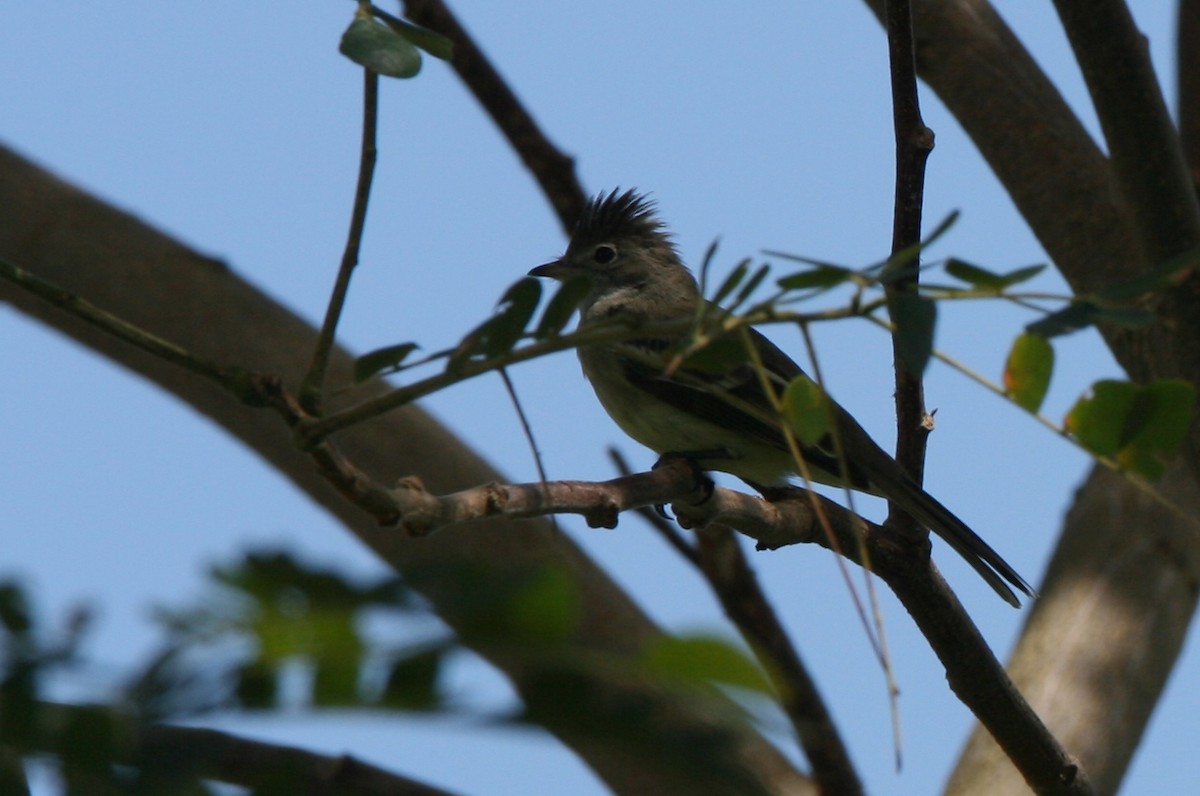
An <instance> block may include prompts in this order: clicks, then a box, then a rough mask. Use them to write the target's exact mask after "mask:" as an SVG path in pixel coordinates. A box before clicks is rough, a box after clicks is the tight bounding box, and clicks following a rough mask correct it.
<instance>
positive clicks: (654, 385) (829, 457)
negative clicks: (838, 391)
mask: <svg viewBox="0 0 1200 796" xmlns="http://www.w3.org/2000/svg"><path fill="white" fill-rule="evenodd" d="M748 331H749V333H750V339H751V342H752V344H753V345H754V347H755V350H756V353H757V354H758V358H759V360H760V361H761V362H762V365H763V369H764V370H765V372H766V376H767V378H768V380H769V381H770V383H771V384H772V385H773V387H774V389H775V390H776V391H777V392H778V393H782V392H783V390H784V388H786V387H787V385H788V383H790V382H791V380H792V379H794V378H796V377H797V376H802V375H804V372H803V371H802V370H801V369H800V366H799V365H797V364H796V363H795V362H793V361H792V360H791V358H790V357H788V355H787V354H785V353H783V351H781V350H780V349H779V348H778V347H776V346H775V344H773V343H772V342H771V341H770V340H768V339H767V338H766V337H764V336H763V335H762V334H760V333H759V332H758V331H756V330H754V329H749V330H748ZM622 347H627V350H628V352H629V353H628V356H621V357H620V361H621V367H622V369H623V371H624V373H625V376H626V378H627V379H629V381H630V383H631V384H633V385H634V386H636V387H637V388H638V389H640V390H642V391H643V392H646V393H648V394H650V395H652V396H653V397H655V398H657V399H658V400H660V401H663V402H665V403H668V404H671V405H672V406H677V407H679V408H680V409H681V410H682V411H686V412H688V413H690V414H692V415H695V416H697V417H700V418H702V419H704V420H707V421H708V422H709V423H712V424H713V425H716V426H719V427H721V428H726V429H730V430H732V431H735V432H737V433H738V434H740V435H743V436H744V437H746V438H747V439H750V440H753V441H754V442H757V443H759V444H762V445H767V446H770V447H773V448H775V449H777V450H781V451H787V450H788V446H787V441H786V440H785V438H784V436H783V433H782V431H781V430H780V428H779V421H778V419H777V418H778V414H777V412H776V411H775V408H774V404H773V403H772V402H771V401H770V400H769V399H768V398H767V395H766V393H764V391H763V382H762V375H761V374H760V373H759V372H758V370H757V369H756V367H755V366H754V364H753V363H752V362H750V361H749V359H748V358H746V360H743V361H739V362H737V363H735V364H733V365H731V366H728V367H724V368H720V369H718V370H713V369H709V368H704V369H698V368H693V367H689V366H688V365H686V364H685V365H684V366H683V367H680V368H679V369H677V370H676V371H675V372H674V373H672V374H671V376H670V377H668V376H667V375H666V372H665V367H664V365H663V364H660V363H661V362H662V357H661V355H662V354H663V353H664V352H665V351H668V350H670V349H671V348H672V347H673V341H668V340H664V339H658V338H644V339H638V340H631V341H629V342H627V343H624V344H622ZM834 411H835V413H840V414H845V412H844V410H842V409H841V407H838V406H836V405H835V408H834ZM846 417H847V418H848V417H849V415H846ZM850 422H854V421H853V420H851V421H850ZM862 433H863V434H864V435H865V434H866V432H862ZM881 452H882V451H881ZM801 454H802V455H803V457H804V460H805V462H806V463H807V464H808V466H809V467H810V468H812V469H813V470H814V471H816V472H817V474H818V475H820V476H822V477H819V478H818V480H821V481H824V482H827V483H834V484H840V483H842V482H843V481H847V480H848V481H849V485H850V486H851V488H853V489H858V490H862V491H872V490H871V484H870V479H869V478H868V476H867V474H866V473H865V472H863V471H861V470H860V469H859V468H857V467H855V466H854V465H853V464H852V463H849V462H846V461H844V459H845V457H839V456H838V455H837V452H836V448H835V447H834V440H833V439H832V437H831V436H830V435H826V436H825V437H824V438H822V439H821V440H820V441H819V442H818V443H817V444H816V445H805V446H802V447H801ZM839 459H841V460H843V461H840V460H839ZM847 470H848V472H849V476H848V478H847V477H843V476H841V475H838V474H841V473H843V472H845V471H847Z"/></svg>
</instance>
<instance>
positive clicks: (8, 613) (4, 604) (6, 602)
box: [0, 580, 33, 636]
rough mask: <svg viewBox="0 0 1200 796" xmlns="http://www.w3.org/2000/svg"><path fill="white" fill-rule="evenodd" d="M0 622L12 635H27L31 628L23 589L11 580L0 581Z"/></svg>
mask: <svg viewBox="0 0 1200 796" xmlns="http://www.w3.org/2000/svg"><path fill="white" fill-rule="evenodd" d="M0 624H3V625H4V630H5V631H6V632H7V633H9V634H10V635H13V636H25V635H28V634H29V631H30V630H32V629H33V619H32V615H31V614H30V611H29V603H28V601H27V600H26V599H25V590H24V589H22V588H21V587H20V586H19V585H17V583H16V582H15V581H12V580H5V581H3V582H0Z"/></svg>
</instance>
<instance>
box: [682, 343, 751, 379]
mask: <svg viewBox="0 0 1200 796" xmlns="http://www.w3.org/2000/svg"><path fill="white" fill-rule="evenodd" d="M745 361H746V347H745V345H744V344H743V343H742V341H741V340H740V339H738V338H737V337H735V336H733V335H722V336H720V337H717V338H714V339H712V340H709V341H708V342H707V343H706V344H705V345H704V347H702V348H699V349H697V350H696V351H695V352H693V353H691V354H688V355H687V358H685V359H684V360H683V366H684V367H685V368H687V369H688V370H695V371H699V372H701V373H709V374H714V375H719V374H722V373H728V372H729V371H730V370H732V369H733V368H735V367H737V366H738V365H741V364H743V363H744V362H745Z"/></svg>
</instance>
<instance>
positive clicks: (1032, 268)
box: [1001, 264, 1046, 287]
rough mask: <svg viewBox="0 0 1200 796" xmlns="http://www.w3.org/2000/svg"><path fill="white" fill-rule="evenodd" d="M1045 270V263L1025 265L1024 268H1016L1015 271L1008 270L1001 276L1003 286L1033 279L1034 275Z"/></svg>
mask: <svg viewBox="0 0 1200 796" xmlns="http://www.w3.org/2000/svg"><path fill="white" fill-rule="evenodd" d="M1045 270H1046V266H1045V264H1038V265H1027V266H1025V267H1024V268H1018V269H1016V270H1015V271H1009V272H1008V273H1007V274H1004V275H1003V277H1001V278H1002V279H1004V286H1005V287H1011V286H1013V285H1017V284H1020V283H1021V282H1028V281H1029V280H1030V279H1033V278H1034V277H1035V276H1037V275H1038V274H1040V273H1041V272H1042V271H1045Z"/></svg>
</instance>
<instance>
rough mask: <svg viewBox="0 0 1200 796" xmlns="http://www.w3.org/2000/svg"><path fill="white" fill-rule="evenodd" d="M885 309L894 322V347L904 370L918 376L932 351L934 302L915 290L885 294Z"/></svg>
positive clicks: (935, 313) (935, 307) (934, 316)
mask: <svg viewBox="0 0 1200 796" xmlns="http://www.w3.org/2000/svg"><path fill="white" fill-rule="evenodd" d="M888 312H889V313H890V314H891V316H892V323H893V324H894V325H895V331H894V332H893V334H894V335H895V338H896V348H897V350H899V352H900V357H901V359H902V360H903V361H904V366H905V367H906V368H908V372H909V373H912V374H913V375H916V376H920V375H921V374H922V373H924V372H925V366H926V365H928V364H929V357H930V355H932V353H933V330H934V326H935V325H936V324H937V305H935V304H934V303H933V301H931V300H930V299H927V298H925V297H924V296H920V295H917V294H916V293H896V294H894V295H892V296H889V297H888Z"/></svg>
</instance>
